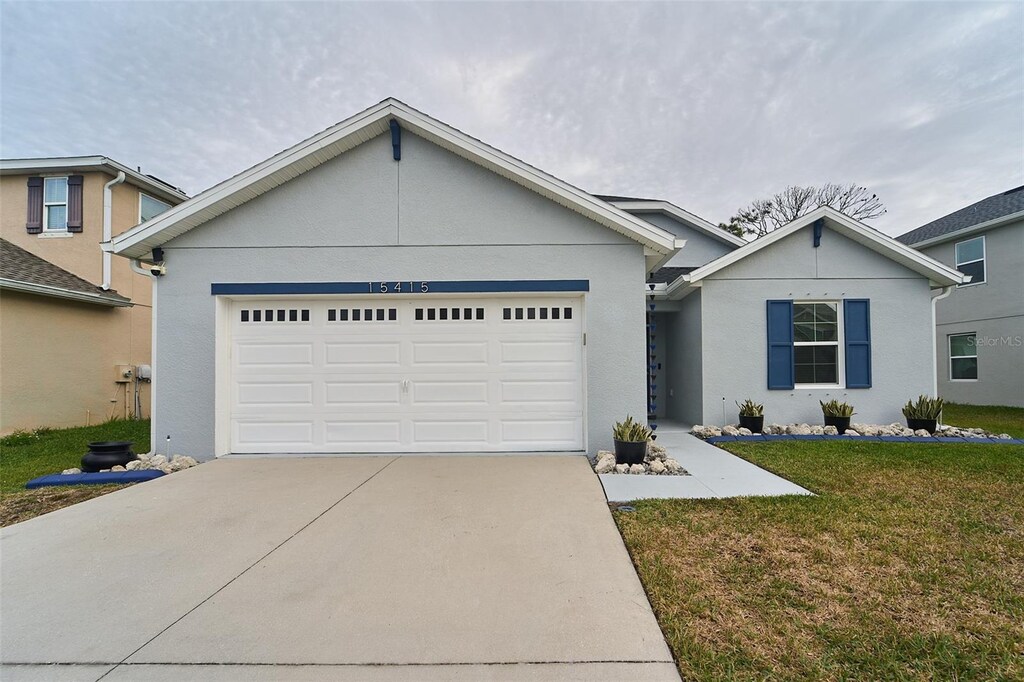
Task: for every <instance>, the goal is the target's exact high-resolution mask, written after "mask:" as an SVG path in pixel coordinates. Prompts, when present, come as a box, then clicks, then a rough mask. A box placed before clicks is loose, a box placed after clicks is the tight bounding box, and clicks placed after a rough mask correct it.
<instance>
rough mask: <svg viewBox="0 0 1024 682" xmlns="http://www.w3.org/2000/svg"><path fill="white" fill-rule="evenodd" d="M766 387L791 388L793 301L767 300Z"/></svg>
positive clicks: (772, 388)
mask: <svg viewBox="0 0 1024 682" xmlns="http://www.w3.org/2000/svg"><path fill="white" fill-rule="evenodd" d="M768 388H769V390H789V389H791V388H793V301H768Z"/></svg>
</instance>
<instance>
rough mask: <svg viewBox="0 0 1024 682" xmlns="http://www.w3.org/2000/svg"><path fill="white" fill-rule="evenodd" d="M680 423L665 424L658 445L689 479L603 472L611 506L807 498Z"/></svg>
mask: <svg viewBox="0 0 1024 682" xmlns="http://www.w3.org/2000/svg"><path fill="white" fill-rule="evenodd" d="M689 431H690V428H689V427H688V426H684V425H677V424H664V425H662V426H661V427H660V428H659V429H658V445H661V446H662V447H664V448H665V449H666V450H668V453H669V456H670V457H674V458H675V459H676V460H678V461H679V463H680V464H682V465H683V468H684V469H686V470H687V471H688V472H690V476H629V475H625V474H602V475H601V476H600V479H601V485H602V486H604V491H605V495H606V497H607V499H608V501H609V502H629V501H632V500H640V499H700V498H715V497H746V496H758V495H762V496H763V495H810V494H811V492H810V491H808V490H807V489H805V488H802V487H800V486H798V485H797V484H795V483H792V482H790V481H787V480H786V479H784V478H782V477H781V476H776V475H775V474H773V473H771V472H770V471H765V470H764V469H762V468H761V467H759V466H756V465H754V464H751V463H750V462H748V461H747V460H745V459H743V458H741V457H737V456H736V455H733V454H732V453H729V452H726V451H725V450H723V449H721V448H719V447H715V446H714V445H710V444H708V443H705V442H704V441H702V440H701V439H700V438H697V437H695V436H691V435H690V433H689Z"/></svg>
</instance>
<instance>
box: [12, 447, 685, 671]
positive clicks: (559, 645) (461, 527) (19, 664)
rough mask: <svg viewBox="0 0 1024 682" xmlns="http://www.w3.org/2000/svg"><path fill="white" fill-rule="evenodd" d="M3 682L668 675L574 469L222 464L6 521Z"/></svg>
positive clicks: (526, 462)
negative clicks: (8, 523)
mask: <svg viewBox="0 0 1024 682" xmlns="http://www.w3.org/2000/svg"><path fill="white" fill-rule="evenodd" d="M0 581H2V583H0V586H2V592H0V598H2V602H0V661H2V663H3V666H2V669H0V677H2V678H3V679H4V680H97V679H100V678H102V679H103V680H105V681H110V682H114V681H118V680H181V679H189V680H241V679H245V680H321V679H324V680H326V679H330V680H342V681H345V680H371V681H372V680H441V679H443V680H555V679H557V680H595V681H599V680H622V679H631V680H677V679H679V678H678V676H677V673H676V670H675V666H674V665H673V663H672V658H671V654H670V653H669V651H668V648H667V647H666V645H665V642H664V640H663V638H662V634H661V631H660V630H659V628H658V625H657V622H656V621H655V619H654V615H653V613H652V612H651V608H650V605H649V603H648V601H647V598H646V596H645V595H644V592H643V589H642V588H641V586H640V582H639V580H638V579H637V576H636V574H635V572H634V571H633V567H632V565H631V563H630V560H629V556H628V555H627V553H626V550H625V547H624V546H623V544H622V541H621V539H620V537H619V534H618V532H617V530H616V528H615V525H614V522H613V521H612V519H611V516H610V514H609V512H608V508H607V505H606V503H605V500H604V496H603V494H602V492H601V487H600V484H599V483H598V480H597V478H596V477H595V476H594V475H593V473H592V472H591V471H590V468H589V466H588V464H587V461H586V459H585V458H583V457H570V456H516V457H366V458H302V459H228V460H220V461H216V462H212V463H208V464H204V465H202V466H199V467H196V468H194V469H190V470H187V471H184V472H181V473H177V474H174V475H172V476H167V477H165V478H162V479H158V480H156V481H152V482H149V483H143V484H140V485H137V486H134V487H132V488H129V489H126V490H123V491H120V492H116V493H113V494H110V495H106V496H104V497H100V498H97V499H94V500H90V501H88V502H84V503H82V504H78V505H75V506H73V507H69V508H67V509H62V510H60V511H57V512H54V513H52V514H48V515H46V516H43V517H39V518H36V519H32V520H30V521H26V522H24V523H20V524H16V525H14V526H10V527H8V528H5V529H3V531H2V533H0Z"/></svg>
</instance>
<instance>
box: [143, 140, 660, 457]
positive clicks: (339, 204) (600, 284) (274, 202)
mask: <svg viewBox="0 0 1024 682" xmlns="http://www.w3.org/2000/svg"><path fill="white" fill-rule="evenodd" d="M402 147H403V149H402V161H401V162H395V161H394V160H393V159H392V156H391V151H392V150H391V144H390V138H388V137H385V136H380V137H377V138H374V139H372V140H370V141H368V142H366V143H364V144H362V145H360V146H359V147H356V148H355V149H353V150H351V151H349V152H347V153H345V154H343V155H342V156H340V157H338V158H336V159H333V160H331V161H329V162H327V163H325V164H324V165H322V166H320V167H318V168H316V169H314V170H312V171H309V172H308V173H305V174H303V175H301V176H299V177H298V178H296V179H294V180H292V181H290V182H288V183H286V184H284V185H282V186H280V187H278V188H276V189H274V190H272V191H270V192H269V193H267V194H265V195H263V196H261V197H258V198H256V199H254V200H252V201H250V202H248V203H246V204H244V205H242V206H240V207H238V208H236V209H234V210H232V211H229V212H227V213H225V214H223V215H221V216H219V217H218V218H216V219H214V220H212V221H210V222H209V223H207V224H205V225H203V226H201V227H199V228H196V229H195V230H193V231H191V232H189V233H186V234H184V235H182V236H181V237H178V238H177V239H174V240H172V241H170V242H168V243H167V244H166V245H165V247H164V249H165V254H166V264H167V268H168V271H167V275H166V276H164V277H162V278H161V279H160V281H159V283H158V285H157V289H156V292H157V293H156V295H157V298H158V313H157V334H158V344H157V358H156V367H155V369H156V382H155V388H156V397H155V403H154V405H155V424H154V430H155V434H156V437H157V447H158V448H162V447H164V446H163V445H162V443H164V442H165V439H166V437H167V436H170V438H171V445H170V446H169V447H170V450H172V451H173V452H181V453H183V454H189V455H192V456H194V457H197V458H200V459H210V458H212V457H214V456H215V455H216V454H222V453H218V452H217V451H216V450H217V445H216V443H217V442H218V440H220V439H218V438H216V435H215V429H216V425H215V407H216V406H215V391H214V386H215V383H214V382H215V372H216V361H215V355H216V348H215V345H216V341H215V332H216V329H215V322H216V319H215V318H216V315H215V311H216V301H215V298H214V297H213V296H212V295H211V293H210V285H211V284H212V283H214V282H336V281H379V280H415V281H420V280H428V281H429V280H507V279H587V280H589V281H590V291H589V292H588V293H587V294H586V297H585V309H586V331H587V345H586V359H585V362H586V369H585V372H586V386H587V405H586V414H585V417H586V421H587V426H586V429H587V449H588V450H589V451H591V452H593V451H595V450H596V449H598V448H604V447H609V446H610V445H611V426H612V423H613V422H614V421H615V420H618V419H622V418H623V417H624V416H625V415H626V414H627V413H630V414H634V415H642V414H645V413H646V411H645V408H646V398H645V393H646V384H645V380H644V377H645V353H644V351H645V329H644V293H643V281H644V255H643V248H642V247H641V246H640V245H639V244H637V243H635V242H633V241H630V240H628V239H626V238H625V237H623V236H621V235H619V234H617V233H615V232H613V231H612V230H609V229H607V228H605V227H603V226H600V225H598V224H596V223H593V222H591V221H589V220H587V219H586V218H584V217H583V216H581V215H579V214H577V213H575V212H573V211H570V210H568V209H566V208H563V207H561V206H559V205H557V204H555V203H553V202H551V201H549V200H547V199H544V198H542V197H540V196H539V195H537V194H535V193H533V192H530V191H529V190H526V189H525V188H523V187H521V186H519V185H517V184H515V183H513V182H511V181H509V180H506V179H505V178H502V177H500V176H498V175H496V174H494V173H491V172H489V171H487V170H484V169H482V168H480V167H479V166H477V165H475V164H473V163H471V162H469V161H467V160H465V159H462V158H460V157H458V156H456V155H454V154H451V153H449V152H447V151H445V150H443V149H441V148H439V147H437V146H435V145H433V144H431V143H429V142H427V141H425V140H423V139H421V138H418V137H416V136H415V135H413V134H410V133H408V132H406V133H405V134H404V135H403V140H402Z"/></svg>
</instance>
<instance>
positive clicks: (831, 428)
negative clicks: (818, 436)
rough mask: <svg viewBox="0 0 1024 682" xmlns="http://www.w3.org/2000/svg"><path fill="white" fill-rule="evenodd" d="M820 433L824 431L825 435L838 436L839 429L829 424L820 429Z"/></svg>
mask: <svg viewBox="0 0 1024 682" xmlns="http://www.w3.org/2000/svg"><path fill="white" fill-rule="evenodd" d="M822 433H824V434H825V435H826V436H838V435H839V429H837V428H836V427H834V426H831V425H829V426H826V427H825V429H824V430H823V431H822Z"/></svg>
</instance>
